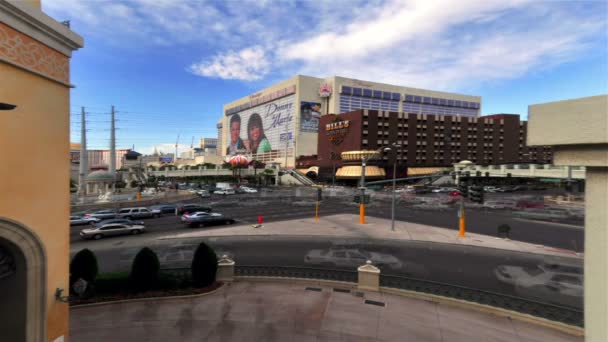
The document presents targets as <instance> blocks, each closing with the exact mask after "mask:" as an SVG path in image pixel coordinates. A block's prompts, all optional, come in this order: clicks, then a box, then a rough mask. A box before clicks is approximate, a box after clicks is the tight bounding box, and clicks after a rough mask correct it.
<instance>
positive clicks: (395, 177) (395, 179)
mask: <svg viewBox="0 0 608 342" xmlns="http://www.w3.org/2000/svg"><path fill="white" fill-rule="evenodd" d="M396 183H397V158H396V156H395V163H394V164H393V201H392V204H391V231H395V196H396V194H397V192H396V191H395V190H396Z"/></svg>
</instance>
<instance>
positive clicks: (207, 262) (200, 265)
mask: <svg viewBox="0 0 608 342" xmlns="http://www.w3.org/2000/svg"><path fill="white" fill-rule="evenodd" d="M191 270H192V282H193V283H194V286H197V287H206V286H209V285H211V284H213V283H214V282H215V274H216V273H217V256H216V255H215V252H214V251H213V249H211V247H209V246H208V245H207V244H205V243H204V242H201V244H200V245H198V247H197V248H196V252H194V258H193V259H192V266H191Z"/></svg>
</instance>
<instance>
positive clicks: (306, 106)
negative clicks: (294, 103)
mask: <svg viewBox="0 0 608 342" xmlns="http://www.w3.org/2000/svg"><path fill="white" fill-rule="evenodd" d="M320 118H321V104H320V103H317V102H306V101H302V102H301V103H300V131H301V132H312V133H317V132H319V119H320Z"/></svg>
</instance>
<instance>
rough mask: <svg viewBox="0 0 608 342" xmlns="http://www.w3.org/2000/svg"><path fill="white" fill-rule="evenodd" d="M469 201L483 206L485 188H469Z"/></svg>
mask: <svg viewBox="0 0 608 342" xmlns="http://www.w3.org/2000/svg"><path fill="white" fill-rule="evenodd" d="M469 199H471V201H472V202H473V203H480V204H483V186H478V185H473V186H470V187H469Z"/></svg>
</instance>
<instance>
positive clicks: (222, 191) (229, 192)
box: [213, 189, 236, 195]
mask: <svg viewBox="0 0 608 342" xmlns="http://www.w3.org/2000/svg"><path fill="white" fill-rule="evenodd" d="M213 193H214V194H216V195H234V194H235V193H236V192H235V191H234V189H219V190H215V191H214V192H213Z"/></svg>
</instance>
